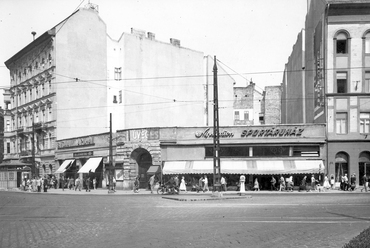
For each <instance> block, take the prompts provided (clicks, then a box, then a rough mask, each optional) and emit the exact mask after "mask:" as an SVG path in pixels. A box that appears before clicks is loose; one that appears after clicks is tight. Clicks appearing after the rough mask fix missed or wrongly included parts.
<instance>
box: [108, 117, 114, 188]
mask: <svg viewBox="0 0 370 248" xmlns="http://www.w3.org/2000/svg"><path fill="white" fill-rule="evenodd" d="M112 140H113V138H112V113H110V114H109V190H108V193H114V189H113V175H112V174H113V168H114V167H113V144H112V142H113V141H112Z"/></svg>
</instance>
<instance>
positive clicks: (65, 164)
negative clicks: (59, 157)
mask: <svg viewBox="0 0 370 248" xmlns="http://www.w3.org/2000/svg"><path fill="white" fill-rule="evenodd" d="M73 161H75V160H74V159H67V160H64V162H63V163H62V164H61V165H60V166H59V168H58V169H57V170H56V171H55V172H54V173H56V174H57V173H64V172H65V171H66V170H67V168H68V166H70V165H71V164H72V163H73Z"/></svg>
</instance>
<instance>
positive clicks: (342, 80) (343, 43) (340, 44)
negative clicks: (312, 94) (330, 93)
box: [334, 31, 370, 93]
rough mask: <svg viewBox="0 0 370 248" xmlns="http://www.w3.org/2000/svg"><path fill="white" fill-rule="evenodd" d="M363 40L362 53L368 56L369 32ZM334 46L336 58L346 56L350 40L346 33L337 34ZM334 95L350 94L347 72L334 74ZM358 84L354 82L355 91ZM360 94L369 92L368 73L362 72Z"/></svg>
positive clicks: (369, 74) (369, 50) (369, 72)
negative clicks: (362, 78) (362, 79)
mask: <svg viewBox="0 0 370 248" xmlns="http://www.w3.org/2000/svg"><path fill="white" fill-rule="evenodd" d="M362 38H363V47H364V53H365V55H367V56H369V55H370V31H367V33H366V34H365V35H364V36H363V37H362ZM334 41H335V42H334V45H335V52H336V54H335V56H336V57H345V56H347V55H348V52H349V51H350V47H349V46H350V39H349V34H348V33H347V32H346V31H341V32H339V33H338V34H337V35H336V37H335V38H334ZM335 76H336V93H348V92H350V90H349V87H348V85H349V84H348V83H349V77H348V71H337V72H336V75H335ZM359 83H360V81H359V82H356V85H355V91H357V89H358V88H359V87H361V85H359ZM362 87H363V88H362V90H361V91H362V92H364V93H369V92H370V71H365V72H364V83H363V85H362Z"/></svg>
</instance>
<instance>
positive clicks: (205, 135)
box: [195, 128, 234, 139]
mask: <svg viewBox="0 0 370 248" xmlns="http://www.w3.org/2000/svg"><path fill="white" fill-rule="evenodd" d="M210 130H211V128H207V129H206V130H204V131H203V132H196V133H195V137H196V138H198V139H199V138H205V139H208V138H213V137H214V135H213V132H211V131H210ZM232 137H234V134H233V133H231V132H228V131H222V132H220V138H232Z"/></svg>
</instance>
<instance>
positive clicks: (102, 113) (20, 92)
mask: <svg viewBox="0 0 370 248" xmlns="http://www.w3.org/2000/svg"><path fill="white" fill-rule="evenodd" d="M213 63H214V61H213V59H210V58H209V56H204V54H203V52H199V51H194V50H191V49H188V48H184V47H182V46H181V44H180V41H179V40H177V39H173V38H172V39H170V42H169V43H165V42H161V41H158V40H156V39H155V34H153V33H150V32H148V33H145V32H143V31H140V30H136V29H132V30H131V33H123V34H122V36H121V37H120V39H119V40H114V39H112V38H111V37H110V36H109V35H108V34H107V27H106V24H105V23H104V21H103V20H102V19H101V18H100V16H99V13H98V8H96V6H92V5H91V4H89V5H87V6H86V7H85V8H81V9H79V10H77V11H75V12H74V13H73V14H72V15H70V16H69V17H67V18H66V19H65V20H63V21H62V22H60V23H59V24H57V25H56V26H54V27H53V28H51V29H50V30H48V31H46V32H45V33H43V34H42V35H40V36H39V37H37V38H36V39H35V40H34V41H33V42H31V43H30V44H29V45H27V46H26V47H24V48H23V49H21V50H20V51H19V52H17V53H16V54H15V55H13V56H12V57H11V58H10V59H8V60H7V61H6V62H5V65H6V66H7V68H8V69H9V72H10V75H11V81H10V85H9V86H10V88H9V90H6V91H5V93H4V102H5V109H4V128H5V132H4V149H3V150H4V159H6V160H22V161H23V162H27V163H29V162H32V161H36V163H35V164H36V166H34V168H32V169H33V172H34V173H36V174H39V175H43V174H51V173H53V172H55V170H56V169H57V168H58V167H59V165H60V164H61V163H62V162H63V160H58V158H56V157H55V149H56V141H57V140H64V139H68V138H73V137H81V136H87V135H92V134H96V133H105V132H108V131H109V126H110V113H112V116H113V118H112V119H113V121H112V124H113V130H118V129H124V128H140V127H143V126H145V127H155V126H204V125H208V124H209V123H211V124H212V122H210V121H209V120H210V119H211V118H212V115H213V114H212V113H213V110H212V106H213V105H212V101H211V100H213V93H212V92H213V91H212V87H213V82H212V70H211V69H210V68H212V67H213ZM221 80H224V81H222V82H221V83H219V84H220V86H219V91H220V92H222V93H221V94H220V95H219V99H220V102H222V103H221V105H220V107H222V110H221V112H222V115H223V117H224V118H223V119H221V120H220V124H222V125H231V124H232V122H233V110H232V107H231V106H229V107H226V105H227V104H229V103H230V102H231V101H232V99H233V83H234V80H233V79H232V78H231V77H230V76H227V77H224V79H221ZM223 104H224V105H225V106H223ZM79 166H82V165H79ZM77 169H78V168H77ZM36 171H38V172H36Z"/></svg>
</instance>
